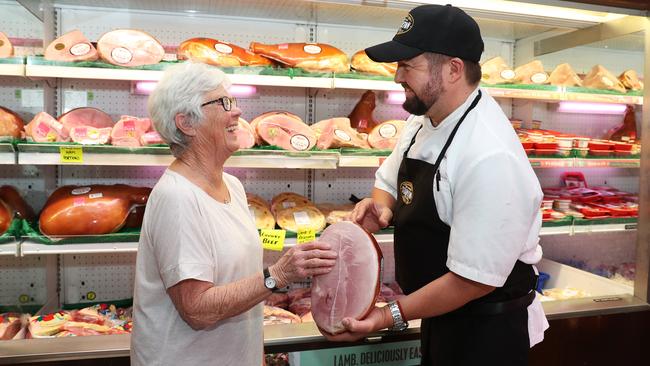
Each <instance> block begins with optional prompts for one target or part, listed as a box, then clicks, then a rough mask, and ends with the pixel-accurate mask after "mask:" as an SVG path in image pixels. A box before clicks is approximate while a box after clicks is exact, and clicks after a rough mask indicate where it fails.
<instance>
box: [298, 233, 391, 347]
mask: <svg viewBox="0 0 650 366" xmlns="http://www.w3.org/2000/svg"><path fill="white" fill-rule="evenodd" d="M319 241H321V242H324V243H328V244H329V245H331V247H332V250H334V251H336V252H337V253H338V257H337V260H336V264H335V265H334V267H333V268H332V270H331V271H330V272H329V273H327V274H325V275H321V276H316V277H314V279H313V281H312V287H311V311H312V315H313V317H314V321H316V324H317V325H318V328H320V329H321V330H322V331H325V332H327V333H329V334H337V333H340V332H342V331H344V330H345V328H344V327H343V325H342V324H341V321H342V320H343V319H344V318H347V317H349V318H354V319H357V320H360V319H363V318H364V317H366V316H367V315H368V314H369V313H370V311H371V310H372V308H373V307H374V304H375V302H376V301H377V296H378V295H379V289H380V285H381V281H380V280H381V266H382V259H383V257H382V254H381V249H379V246H378V245H377V242H376V241H375V238H374V237H373V236H372V235H371V234H369V233H368V232H366V231H365V230H364V229H363V228H361V227H360V226H359V225H357V224H354V223H352V222H350V221H343V222H339V223H336V224H334V225H331V226H330V227H328V228H327V229H325V231H323V233H322V234H321V236H320V239H319Z"/></svg>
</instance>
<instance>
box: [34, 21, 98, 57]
mask: <svg viewBox="0 0 650 366" xmlns="http://www.w3.org/2000/svg"><path fill="white" fill-rule="evenodd" d="M44 56H45V59H46V60H50V61H65V62H74V61H96V60H97V59H98V58H99V54H98V53H97V49H95V47H94V46H93V45H92V43H90V41H89V40H88V38H86V36H84V35H83V33H81V32H80V31H79V30H77V29H75V30H73V31H70V32H68V33H66V34H64V35H62V36H61V37H59V38H57V39H55V40H54V41H52V43H50V44H49V45H48V46H47V48H46V49H45V55H44Z"/></svg>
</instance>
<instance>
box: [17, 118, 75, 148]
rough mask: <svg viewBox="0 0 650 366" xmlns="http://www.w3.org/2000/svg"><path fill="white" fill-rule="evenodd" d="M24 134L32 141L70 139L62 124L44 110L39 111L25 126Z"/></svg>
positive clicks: (63, 140)
mask: <svg viewBox="0 0 650 366" xmlns="http://www.w3.org/2000/svg"><path fill="white" fill-rule="evenodd" d="M25 134H26V135H27V136H28V137H30V138H31V139H32V140H33V141H34V142H66V141H70V136H69V135H68V131H67V130H66V129H64V127H63V124H62V123H60V122H59V121H57V120H56V119H54V117H52V116H50V115H49V114H47V113H46V112H39V113H38V114H36V115H35V116H34V119H32V120H31V122H29V123H28V124H27V126H25Z"/></svg>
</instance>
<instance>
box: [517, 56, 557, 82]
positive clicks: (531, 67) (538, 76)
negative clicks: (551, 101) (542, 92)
mask: <svg viewBox="0 0 650 366" xmlns="http://www.w3.org/2000/svg"><path fill="white" fill-rule="evenodd" d="M513 82H515V83H519V84H548V74H547V73H546V71H544V65H542V62H541V61H539V60H534V61H531V62H529V63H527V64H525V65H521V66H519V67H518V68H516V69H515V78H514V80H513Z"/></svg>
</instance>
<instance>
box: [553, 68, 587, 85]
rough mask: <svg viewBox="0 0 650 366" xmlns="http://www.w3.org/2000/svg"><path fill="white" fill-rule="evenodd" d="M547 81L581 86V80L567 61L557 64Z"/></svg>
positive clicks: (554, 83)
mask: <svg viewBox="0 0 650 366" xmlns="http://www.w3.org/2000/svg"><path fill="white" fill-rule="evenodd" d="M548 81H549V82H550V83H551V85H556V86H582V80H581V79H580V77H579V76H578V74H576V73H575V71H573V68H572V67H571V65H569V64H567V63H564V64H559V65H557V66H556V67H555V70H553V72H552V73H551V76H549V77H548Z"/></svg>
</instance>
